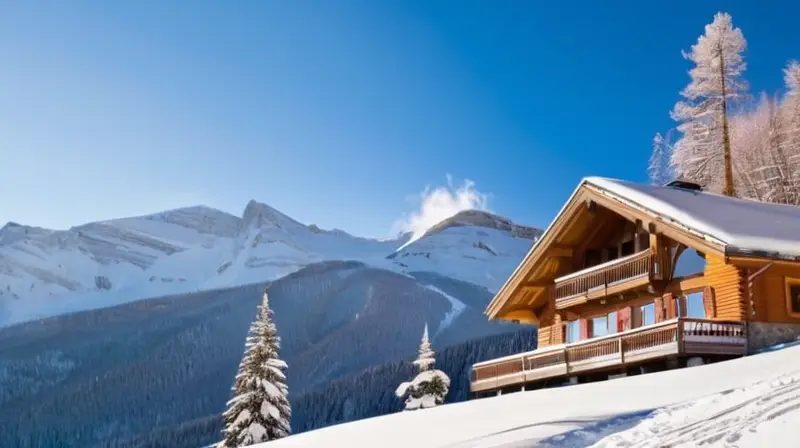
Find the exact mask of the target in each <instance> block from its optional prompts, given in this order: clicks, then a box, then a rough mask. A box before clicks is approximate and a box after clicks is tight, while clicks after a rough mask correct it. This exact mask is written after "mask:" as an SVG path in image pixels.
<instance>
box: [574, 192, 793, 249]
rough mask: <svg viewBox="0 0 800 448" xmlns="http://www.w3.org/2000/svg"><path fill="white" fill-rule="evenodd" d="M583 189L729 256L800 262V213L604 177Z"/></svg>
mask: <svg viewBox="0 0 800 448" xmlns="http://www.w3.org/2000/svg"><path fill="white" fill-rule="evenodd" d="M583 183H586V184H590V185H593V186H595V187H597V188H599V189H601V190H603V191H604V192H605V193H607V194H608V195H609V196H611V197H614V198H616V199H619V200H622V201H623V202H628V203H632V204H633V205H635V206H638V207H641V208H644V209H646V210H647V211H649V212H651V213H654V214H656V215H659V216H661V217H663V218H666V219H669V220H672V221H674V222H676V223H678V224H680V225H681V226H683V227H686V228H689V229H690V230H693V231H695V232H698V233H700V234H702V235H704V236H705V237H706V238H707V239H712V240H718V241H719V242H720V243H722V244H724V245H725V252H726V253H727V254H729V255H733V254H738V255H760V256H770V257H776V258H800V207H797V206H792V205H781V204H770V203H766V202H757V201H751V200H746V199H738V198H731V197H727V196H721V195H718V194H713V193H708V192H702V191H691V190H687V189H682V188H675V187H660V186H654V185H645V184H637V183H633V182H626V181H622V180H616V179H607V178H602V177H587V178H585V179H584V180H583Z"/></svg>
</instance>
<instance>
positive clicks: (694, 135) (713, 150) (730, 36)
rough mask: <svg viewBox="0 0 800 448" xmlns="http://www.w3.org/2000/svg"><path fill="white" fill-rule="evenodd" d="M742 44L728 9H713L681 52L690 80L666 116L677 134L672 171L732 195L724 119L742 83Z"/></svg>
mask: <svg viewBox="0 0 800 448" xmlns="http://www.w3.org/2000/svg"><path fill="white" fill-rule="evenodd" d="M746 47H747V41H745V39H744V36H743V35H742V31H741V30H740V29H739V28H734V27H733V20H732V18H731V16H730V14H727V13H723V12H719V13H717V14H716V15H715V16H714V21H713V22H712V23H711V24H709V25H706V27H705V34H703V35H702V36H700V37H699V38H698V40H697V44H695V45H693V46H692V50H691V51H690V52H689V53H684V57H685V58H686V59H689V60H690V61H692V62H693V63H694V64H695V67H694V68H692V69H691V70H690V71H689V76H690V77H691V82H690V83H689V85H687V86H686V88H684V89H683V91H681V95H682V96H683V97H684V98H685V100H682V101H679V102H678V103H677V104H676V105H675V108H674V109H673V111H672V118H673V119H674V120H675V121H677V122H679V123H680V124H679V125H678V131H680V132H681V133H682V134H683V136H682V137H681V138H680V139H679V140H678V141H677V142H676V144H675V150H674V152H673V155H672V161H673V166H674V167H675V170H676V173H675V174H676V175H677V176H678V177H683V178H687V179H690V180H694V181H696V182H698V183H700V184H702V185H704V186H705V187H706V189H709V190H712V191H721V192H722V193H723V194H726V195H729V196H734V195H735V191H734V186H733V160H732V156H731V140H730V130H729V123H728V114H729V111H728V101H729V100H731V99H735V98H737V97H740V96H743V95H744V94H745V92H746V91H747V89H748V85H747V82H745V81H744V80H743V79H742V78H741V76H742V73H743V72H744V70H745V68H746V64H745V62H744V58H743V56H742V53H744V50H745V48H746Z"/></svg>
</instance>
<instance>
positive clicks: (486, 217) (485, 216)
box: [425, 209, 542, 240]
mask: <svg viewBox="0 0 800 448" xmlns="http://www.w3.org/2000/svg"><path fill="white" fill-rule="evenodd" d="M460 226H476V227H487V228H490V229H497V230H502V231H505V232H509V233H511V234H512V235H513V236H516V237H520V238H526V239H529V240H535V239H536V238H538V237H539V235H541V234H542V231H541V230H540V229H537V228H535V227H527V226H522V225H518V224H514V222H513V221H511V220H510V219H508V218H506V217H503V216H500V215H495V214H494V213H489V212H487V211H483V210H474V209H473V210H464V211H461V212H458V213H456V214H455V215H453V216H451V217H449V218H447V219H445V220H444V221H441V222H440V223H439V224H436V225H435V226H433V227H431V228H430V229H428V231H427V232H425V235H426V236H427V235H433V234H435V233H439V232H441V231H443V230H445V229H448V228H450V227H460Z"/></svg>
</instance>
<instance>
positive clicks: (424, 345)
mask: <svg viewBox="0 0 800 448" xmlns="http://www.w3.org/2000/svg"><path fill="white" fill-rule="evenodd" d="M435 362H436V358H434V353H433V348H431V342H430V341H429V340H428V324H425V329H424V330H423V331H422V342H421V343H420V344H419V355H418V356H417V359H416V361H414V365H416V366H417V367H418V368H419V371H420V372H424V371H426V370H430V369H431V368H432V367H433V364H434V363H435Z"/></svg>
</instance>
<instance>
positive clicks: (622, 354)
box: [618, 336, 625, 364]
mask: <svg viewBox="0 0 800 448" xmlns="http://www.w3.org/2000/svg"><path fill="white" fill-rule="evenodd" d="M623 339H624V336H620V338H619V349H618V350H619V362H620V363H622V364H625V344H623V342H622V341H623Z"/></svg>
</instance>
